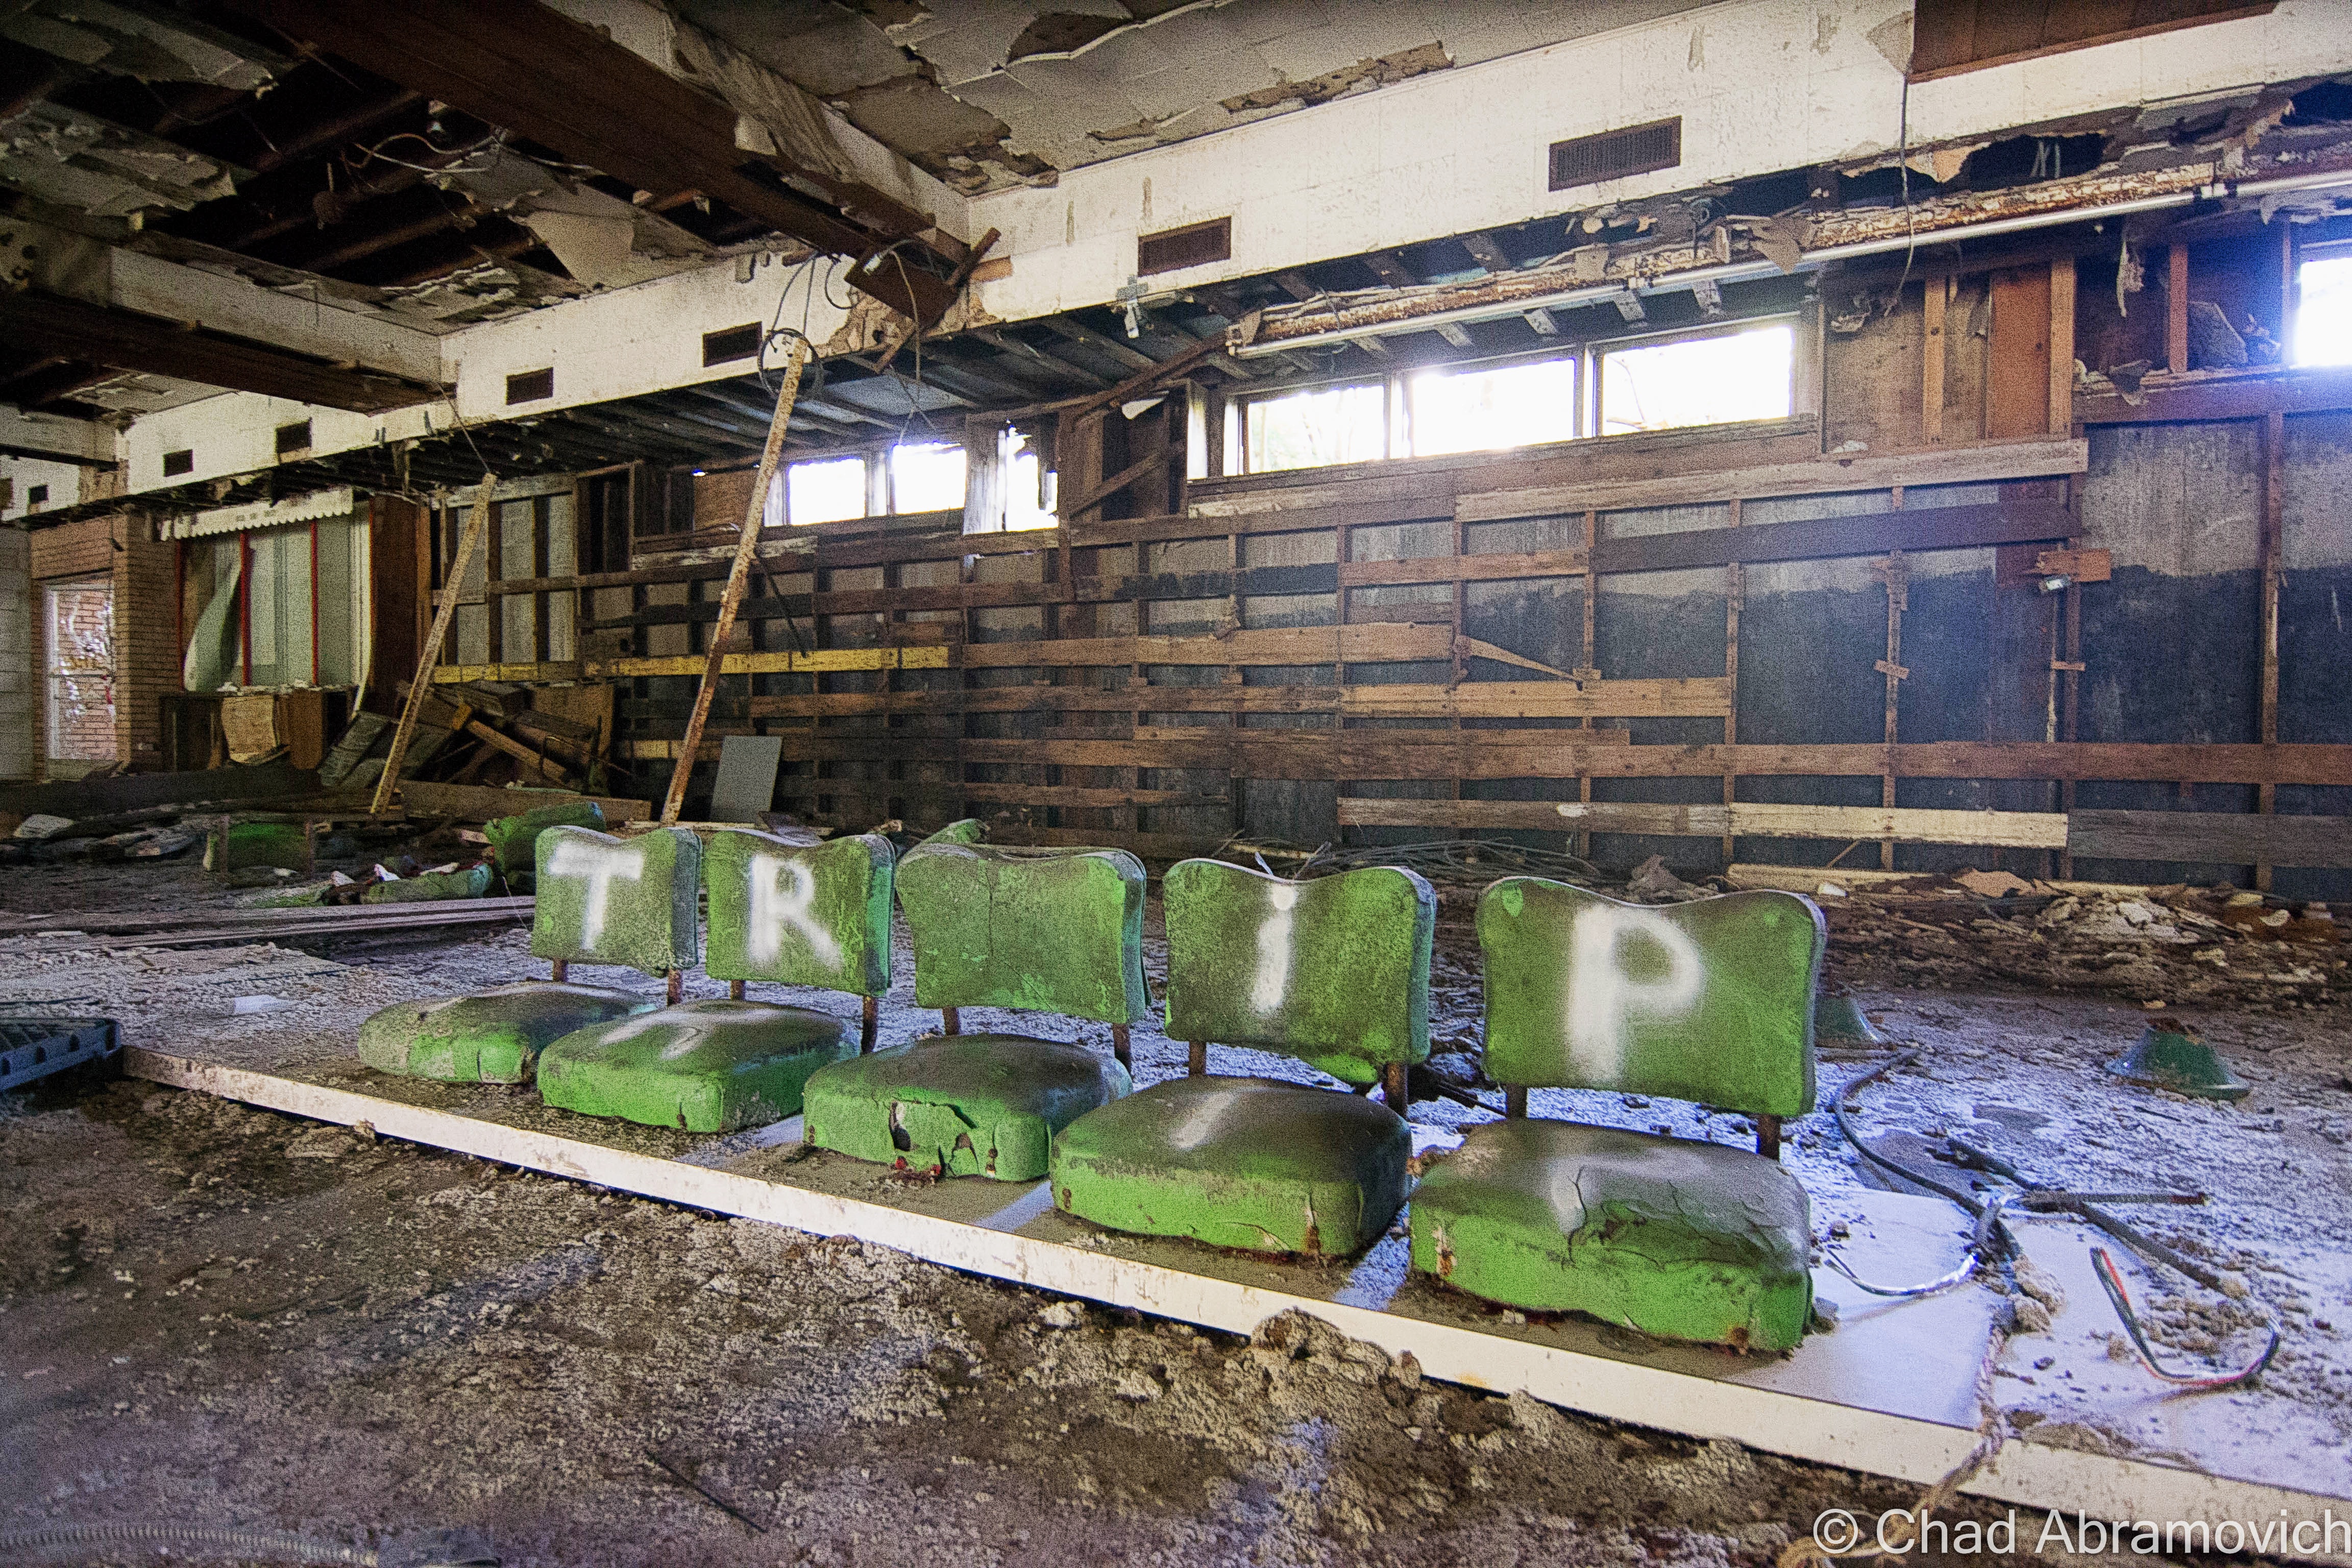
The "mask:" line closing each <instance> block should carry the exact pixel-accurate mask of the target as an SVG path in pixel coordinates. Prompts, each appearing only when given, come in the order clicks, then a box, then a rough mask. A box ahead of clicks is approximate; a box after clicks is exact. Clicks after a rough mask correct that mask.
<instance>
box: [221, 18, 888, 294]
mask: <svg viewBox="0 0 2352 1568" xmlns="http://www.w3.org/2000/svg"><path fill="white" fill-rule="evenodd" d="M233 3H234V4H235V5H236V8H237V9H239V10H242V11H244V12H246V13H247V14H248V15H250V16H256V17H258V18H259V19H260V20H262V21H264V22H266V23H268V25H270V26H273V27H276V28H278V29H279V30H280V31H282V32H284V33H286V34H287V35H288V36H289V37H296V38H300V39H304V40H307V41H309V42H310V43H312V44H315V45H317V46H319V47H322V48H325V49H328V50H331V51H332V52H333V53H335V54H338V55H341V56H342V57H344V58H347V59H350V60H352V61H354V62H356V63H357V64H359V65H362V66H364V67H365V68H367V69H369V70H371V71H373V72H375V73H376V74H377V75H379V76H382V77H384V78H386V79H389V80H392V81H395V82H398V83H400V84H402V85H403V86H404V87H408V88H411V89H415V90H417V91H420V92H425V93H428V94H430V95H431V96H432V97H434V98H436V99H438V100H442V101H444V102H447V103H451V104H455V105H456V106H457V108H459V109H462V110H465V111H466V112H467V113H468V114H471V115H474V116H476V117H477V118H478V119H481V120H483V121H488V123H490V124H493V125H503V126H506V127H508V128H509V129H510V130H513V131H515V132H519V133H520V134H521V135H524V136H526V137H529V138H530V140H532V141H534V142H541V143H542V144H543V145H545V146H547V147H551V148H552V149H554V150H555V151H557V152H558V153H562V155H564V156H565V157H567V158H572V159H575V160H577V161H579V162H581V163H587V164H589V165H592V166H593V167H594V168H596V169H599V170H602V171H603V172H604V173H605V174H610V175H613V176H614V178H616V179H622V180H626V181H629V182H630V183H632V184H635V185H637V186H638V187H640V188H642V189H644V190H647V191H651V192H653V193H654V195H656V196H664V195H676V194H677V193H679V192H683V191H700V192H702V193H703V194H704V195H708V196H709V197H710V198H712V199H713V200H715V201H719V202H723V203H725V204H726V205H728V206H730V207H732V208H734V209H735V210H736V211H738V212H740V213H743V214H745V215H747V216H751V217H754V218H757V219H759V220H760V221H761V222H762V223H765V224H767V225H769V226H772V227H773V228H775V229H776V230H778V231H780V232H782V233H784V234H788V235H791V236H793V237H794V238H797V239H801V240H803V241H805V242H806V243H808V244H810V245H813V246H814V247H817V248H819V249H821V250H825V251H830V252H832V253H834V254H835V255H840V256H861V255H864V254H866V253H867V252H869V251H871V250H873V249H874V248H875V247H876V246H877V244H878V243H881V242H886V241H888V240H892V239H899V238H907V237H914V236H919V235H921V234H923V233H924V232H926V231H927V230H928V228H929V223H928V220H927V219H925V218H924V217H923V216H921V215H920V214H917V213H912V212H908V211H907V210H906V209H904V208H903V207H902V206H901V205H899V204H898V203H897V202H895V201H893V200H891V199H890V198H889V197H887V196H886V195H883V194H882V193H880V192H877V191H868V190H866V189H865V188H864V187H862V186H853V185H849V184H845V183H843V182H841V181H838V180H836V179H835V178H833V177H832V176H831V175H830V174H826V173H824V172H822V171H816V170H810V169H803V168H798V167H792V166H788V165H783V164H782V163H781V160H765V161H763V160H762V159H761V158H760V157H758V156H756V155H754V154H751V153H744V152H742V151H741V150H740V149H739V148H738V147H737V145H736V140H735V128H736V116H735V111H734V110H732V109H730V108H729V107H728V106H727V105H726V104H724V103H722V102H720V101H719V100H718V99H716V98H712V97H709V96H707V95H706V94H704V93H701V92H698V91H697V90H696V89H693V88H691V87H689V86H688V85H687V84H686V83H684V82H682V81H680V80H678V79H676V78H674V77H672V76H670V75H669V74H668V73H667V72H666V71H663V70H662V69H660V68H658V67H656V66H655V65H653V64H652V63H650V62H648V61H646V60H645V59H642V58H638V57H637V56H636V55H635V54H633V53H631V52H630V51H629V50H628V49H626V48H625V47H622V46H621V45H619V44H616V43H614V42H613V41H612V40H611V39H609V38H607V37H604V36H603V35H602V34H599V33H597V32H594V31H593V30H591V29H590V28H588V27H585V26H582V25H581V24H579V23H577V22H574V21H572V20H571V19H570V18H568V17H566V16H562V15H560V14H559V13H557V12H555V11H553V10H551V9H550V8H549V7H547V6H544V5H538V4H536V0H411V3H410V4H407V5H369V4H362V3H360V0H233ZM763 163H764V166H763ZM787 177H789V178H791V179H793V181H795V182H797V183H800V184H804V185H807V186H809V187H811V188H815V189H820V190H824V191H825V192H826V194H827V195H828V196H829V197H830V198H831V199H833V200H834V201H835V202H836V203H837V204H839V205H844V206H847V207H850V208H853V209H854V210H856V212H857V213H859V214H860V215H861V216H864V217H866V219H867V220H869V222H871V221H872V220H875V219H877V218H881V219H886V220H895V221H893V222H889V223H888V224H887V226H884V227H881V228H876V227H871V226H866V225H865V224H860V223H857V222H854V221H852V220H851V219H850V218H848V217H846V216H843V214H842V213H841V212H839V211H835V210H831V209H828V208H827V207H825V206H823V205H819V204H818V203H816V202H814V201H812V200H810V199H809V198H807V197H805V196H803V195H799V194H797V193H796V192H795V191H793V189H791V188H790V187H788V186H787V185H786V184H785V183H784V181H785V179H786V178H787Z"/></svg>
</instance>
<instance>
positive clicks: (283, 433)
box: [278, 419, 310, 458]
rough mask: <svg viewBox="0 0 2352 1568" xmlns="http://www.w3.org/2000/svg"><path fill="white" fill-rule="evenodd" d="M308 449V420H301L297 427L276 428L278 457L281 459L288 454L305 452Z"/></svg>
mask: <svg viewBox="0 0 2352 1568" xmlns="http://www.w3.org/2000/svg"><path fill="white" fill-rule="evenodd" d="M309 450H310V421H309V420H308V419H305V420H303V421H302V422H301V423H300V424H299V425H280V426H278V456H279V457H281V458H282V457H284V456H286V454H287V453H289V452H307V451H309Z"/></svg>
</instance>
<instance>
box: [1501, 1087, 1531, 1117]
mask: <svg viewBox="0 0 2352 1568" xmlns="http://www.w3.org/2000/svg"><path fill="white" fill-rule="evenodd" d="M1503 1116H1504V1118H1505V1120H1507V1121H1526V1120H1527V1119H1528V1091H1527V1090H1526V1089H1504V1090H1503Z"/></svg>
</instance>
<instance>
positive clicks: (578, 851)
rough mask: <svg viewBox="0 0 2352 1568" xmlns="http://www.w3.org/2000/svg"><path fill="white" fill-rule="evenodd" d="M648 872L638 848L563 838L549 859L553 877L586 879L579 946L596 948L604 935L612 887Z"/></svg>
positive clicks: (548, 867)
mask: <svg viewBox="0 0 2352 1568" xmlns="http://www.w3.org/2000/svg"><path fill="white" fill-rule="evenodd" d="M645 872H646V861H645V857H644V856H643V855H640V854H639V853H638V852H637V851H636V850H635V849H626V848H619V847H609V848H608V847H605V846H604V845H602V844H590V843H588V842H587V841H586V840H584V839H579V838H562V839H559V840H557V841H556V845H555V848H554V851H553V852H552V853H551V854H550V855H549V856H548V858H547V874H548V875H549V876H551V877H584V878H586V879H587V881H588V897H587V900H586V901H585V903H584V904H583V907H582V909H581V911H580V945H581V946H583V947H594V946H595V945H596V942H597V941H598V939H599V938H601V937H603V936H604V906H605V903H606V902H607V900H609V899H610V898H611V896H612V889H613V884H614V882H616V881H619V882H634V881H636V880H637V879H639V878H641V877H643V876H644V875H645Z"/></svg>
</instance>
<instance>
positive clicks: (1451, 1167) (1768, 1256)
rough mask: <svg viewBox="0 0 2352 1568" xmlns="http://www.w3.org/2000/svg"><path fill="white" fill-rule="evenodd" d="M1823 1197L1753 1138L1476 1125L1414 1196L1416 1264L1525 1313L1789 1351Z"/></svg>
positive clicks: (1809, 1295)
mask: <svg viewBox="0 0 2352 1568" xmlns="http://www.w3.org/2000/svg"><path fill="white" fill-rule="evenodd" d="M1811 1235H1812V1207H1811V1204H1810V1202H1808V1200H1807V1198H1806V1196H1805V1189H1804V1188H1803V1187H1801V1186H1800V1185H1799V1184H1798V1183H1797V1178H1796V1177H1795V1176H1793V1175H1791V1174H1790V1173H1789V1172H1788V1171H1786V1170H1784V1169H1783V1168H1781V1166H1780V1165H1779V1164H1778V1163H1775V1162H1773V1161H1770V1160H1767V1159H1764V1158H1762V1157H1761V1156H1759V1155H1758V1154H1755V1153H1753V1152H1750V1151H1748V1150H1745V1149H1737V1148H1733V1147H1731V1146H1729V1145H1727V1144H1721V1143H1700V1142H1690V1141H1687V1140H1682V1139H1675V1138H1660V1137H1654V1136H1653V1135H1651V1134H1649V1133H1646V1132H1623V1131H1618V1130H1616V1129H1614V1128H1608V1127H1587V1126H1582V1125H1580V1124H1578V1123H1575V1122H1569V1121H1496V1122H1488V1123H1486V1125H1484V1126H1480V1127H1474V1128H1472V1129H1471V1130H1470V1131H1469V1134H1468V1135H1467V1137H1465V1139H1464V1141H1463V1144H1462V1147H1461V1148H1459V1149H1457V1150H1455V1151H1454V1152H1453V1153H1451V1154H1449V1155H1447V1156H1446V1157H1445V1158H1444V1159H1443V1160H1441V1161H1439V1162H1438V1163H1437V1164H1436V1165H1435V1166H1434V1167H1433V1168H1432V1169H1431V1171H1430V1173H1428V1174H1427V1175H1425V1176H1423V1178H1422V1179H1421V1184H1420V1185H1419V1186H1418V1187H1416V1188H1415V1189H1414V1190H1413V1194H1412V1266H1413V1268H1416V1269H1418V1270H1420V1271H1422V1272H1423V1273H1425V1274H1429V1275H1433V1276H1434V1277H1435V1278H1437V1279H1442V1280H1444V1281H1445V1282H1446V1283H1447V1284H1449V1285H1452V1286H1454V1287H1455V1288H1457V1289H1463V1290H1466V1291H1468V1292H1470V1293H1471V1294H1472V1295H1474V1296H1482V1297H1485V1298H1486V1300H1492V1301H1500V1302H1503V1303H1505V1304H1507V1305H1509V1306H1513V1307H1517V1308H1520V1309H1522V1310H1528V1311H1540V1312H1584V1313H1588V1314H1590V1315H1591V1316H1592V1317H1595V1318H1599V1319H1601V1321H1604V1322H1610V1323H1616V1324H1620V1325H1622V1326H1623V1327H1626V1328H1630V1329H1638V1330H1640V1331H1642V1332H1643V1333H1645V1334H1653V1335H1656V1336H1658V1337H1659V1338H1662V1339H1677V1340H1696V1341H1700V1342H1706V1343H1713V1344H1727V1345H1735V1346H1738V1347H1739V1348H1741V1349H1744V1350H1755V1351H1783V1350H1788V1349H1790V1348H1791V1347H1792V1346H1794V1345H1795V1344H1796V1343H1797V1342H1798V1341H1799V1340H1800V1339H1801V1338H1802V1337H1803V1335H1804V1331H1805V1323H1806V1320H1807V1319H1808V1318H1809V1317H1810V1316H1811V1311H1812V1300H1813V1289H1812V1273H1811V1268H1810V1267H1809V1256H1810V1247H1811Z"/></svg>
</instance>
